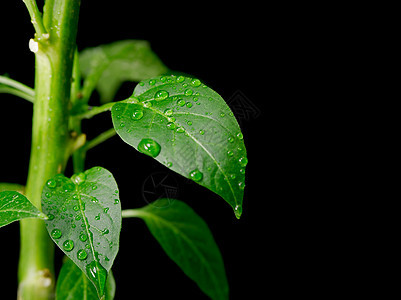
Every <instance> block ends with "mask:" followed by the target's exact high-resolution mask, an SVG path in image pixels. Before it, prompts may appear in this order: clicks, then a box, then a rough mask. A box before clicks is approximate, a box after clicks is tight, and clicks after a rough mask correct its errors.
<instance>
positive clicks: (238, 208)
mask: <svg viewBox="0 0 401 300" xmlns="http://www.w3.org/2000/svg"><path fill="white" fill-rule="evenodd" d="M234 213H235V216H236V217H237V219H239V218H240V217H241V215H242V207H241V206H239V205H236V206H235V208H234Z"/></svg>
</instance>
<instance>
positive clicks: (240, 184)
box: [238, 181, 245, 190]
mask: <svg viewBox="0 0 401 300" xmlns="http://www.w3.org/2000/svg"><path fill="white" fill-rule="evenodd" d="M238 186H239V189H240V190H243V189H245V183H244V182H242V181H241V182H239V183H238Z"/></svg>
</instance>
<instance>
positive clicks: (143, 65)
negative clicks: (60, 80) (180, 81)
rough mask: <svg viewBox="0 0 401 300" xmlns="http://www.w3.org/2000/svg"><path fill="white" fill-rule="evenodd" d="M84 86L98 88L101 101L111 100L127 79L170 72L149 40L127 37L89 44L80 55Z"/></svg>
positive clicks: (140, 78) (144, 77) (132, 79)
mask: <svg viewBox="0 0 401 300" xmlns="http://www.w3.org/2000/svg"><path fill="white" fill-rule="evenodd" d="M79 61H80V67H81V71H82V74H83V76H84V77H85V78H86V82H85V85H86V86H85V89H89V90H90V92H91V91H92V90H93V88H95V86H96V89H97V90H98V92H99V94H100V100H101V101H102V102H107V101H112V100H113V98H114V95H115V94H116V92H117V90H118V88H119V87H120V85H121V84H122V83H123V82H124V81H140V80H143V79H146V78H150V77H153V76H157V75H160V74H163V73H165V72H167V70H168V69H167V67H166V66H165V65H164V64H163V63H162V62H161V61H160V59H159V58H158V57H157V55H156V54H155V53H154V52H153V51H152V49H151V48H150V45H149V43H148V42H147V41H141V40H125V41H118V42H114V43H112V44H107V45H101V46H98V47H94V48H88V49H85V50H84V51H82V53H81V54H80V57H79Z"/></svg>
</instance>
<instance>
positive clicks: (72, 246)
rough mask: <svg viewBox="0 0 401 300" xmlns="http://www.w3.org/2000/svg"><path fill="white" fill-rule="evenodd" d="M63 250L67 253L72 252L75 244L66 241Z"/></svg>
mask: <svg viewBox="0 0 401 300" xmlns="http://www.w3.org/2000/svg"><path fill="white" fill-rule="evenodd" d="M63 249H64V250H65V251H67V252H70V251H71V250H72V249H74V242H73V241H72V240H66V241H65V242H64V243H63Z"/></svg>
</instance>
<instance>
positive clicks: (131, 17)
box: [0, 0, 305, 300]
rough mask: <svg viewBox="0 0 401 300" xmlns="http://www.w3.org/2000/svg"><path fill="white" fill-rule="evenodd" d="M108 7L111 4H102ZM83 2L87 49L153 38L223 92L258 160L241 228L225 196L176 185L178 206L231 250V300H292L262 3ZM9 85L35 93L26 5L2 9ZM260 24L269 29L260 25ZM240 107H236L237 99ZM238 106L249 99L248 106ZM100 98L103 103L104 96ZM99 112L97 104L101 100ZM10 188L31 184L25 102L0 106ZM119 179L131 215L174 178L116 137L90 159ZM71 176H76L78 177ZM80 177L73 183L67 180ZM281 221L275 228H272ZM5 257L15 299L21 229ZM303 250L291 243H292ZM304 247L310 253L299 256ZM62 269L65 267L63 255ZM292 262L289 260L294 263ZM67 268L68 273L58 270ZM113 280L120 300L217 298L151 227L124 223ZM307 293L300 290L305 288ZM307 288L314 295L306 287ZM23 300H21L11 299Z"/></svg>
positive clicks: (10, 235)
mask: <svg viewBox="0 0 401 300" xmlns="http://www.w3.org/2000/svg"><path fill="white" fill-rule="evenodd" d="M100 3H101V4H100ZM128 3H129V1H122V0H114V1H107V2H101V1H82V6H81V17H80V23H79V34H78V38H77V43H78V48H79V50H82V49H84V48H86V47H93V46H97V45H99V44H103V43H110V42H113V41H116V40H121V39H145V40H148V41H150V43H151V46H152V48H153V50H154V51H155V52H156V53H157V55H158V56H159V57H160V58H161V60H162V61H163V62H164V63H165V64H166V65H167V66H168V67H169V68H170V69H173V70H177V71H182V72H185V73H188V74H192V75H193V76H194V77H198V78H200V79H201V80H202V81H204V82H205V83H206V84H208V85H209V86H210V87H211V88H213V89H214V90H216V91H217V92H218V93H219V94H220V95H221V96H222V97H223V98H224V99H226V100H227V102H228V103H229V105H230V103H231V105H232V110H233V111H234V113H236V115H237V119H238V121H239V122H240V124H241V127H242V130H243V133H244V140H245V144H246V147H247V151H248V158H249V164H248V167H247V181H246V184H247V187H246V189H245V198H244V212H243V216H242V218H241V219H240V220H237V219H236V218H235V217H234V214H233V212H232V209H231V208H230V206H229V205H228V204H227V203H225V201H224V200H223V199H221V198H220V197H219V196H217V195H215V194H213V193H212V192H210V191H208V190H206V189H204V188H202V187H199V186H197V185H196V184H193V183H190V182H188V181H187V180H186V179H185V178H183V177H181V176H180V175H177V174H170V176H172V178H174V180H175V181H176V183H177V188H178V195H177V198H178V199H180V200H182V201H185V202H186V203H188V204H189V205H190V206H191V207H192V208H193V209H194V210H195V211H196V212H197V213H198V214H199V215H200V216H201V217H202V218H203V219H204V220H205V221H206V222H207V224H208V225H209V227H210V229H211V231H212V233H213V235H214V237H215V240H216V242H217V244H218V246H219V247H220V249H221V252H222V255H223V258H224V261H225V266H226V272H227V276H228V280H229V284H230V299H233V300H234V299H259V298H265V296H266V297H268V296H269V295H270V296H271V295H273V294H275V293H277V292H279V293H280V295H281V296H285V295H286V294H287V293H290V292H292V290H293V289H294V288H295V287H294V284H289V282H293V279H294V277H296V276H297V274H298V272H299V271H297V270H298V269H297V268H294V267H293V266H289V263H288V262H289V261H292V260H293V259H294V257H293V255H294V254H292V251H291V249H288V248H287V246H288V244H287V243H286V246H285V247H284V246H283V244H282V243H283V240H285V239H287V238H290V237H284V238H283V237H280V238H279V237H278V236H279V235H280V234H279V233H280V232H283V228H286V226H287V225H286V224H285V221H284V220H285V217H284V218H283V219H281V218H280V217H279V215H280V214H281V212H280V211H275V208H276V207H275V206H274V205H272V203H274V202H273V201H278V199H279V198H280V197H277V196H276V197H272V195H271V190H272V189H274V188H275V187H274V185H275V183H274V182H273V181H272V180H271V176H269V175H268V174H269V164H270V163H269V160H270V159H272V158H269V155H268V153H269V148H270V147H271V144H270V142H269V140H270V139H271V136H270V133H269V132H271V131H269V128H268V125H267V124H269V116H268V115H267V112H266V107H267V103H268V102H269V101H271V99H269V94H270V93H269V90H270V89H271V88H272V87H273V85H274V81H273V80H272V78H271V77H270V76H268V74H269V71H268V64H271V62H272V61H274V57H273V58H272V57H269V50H268V49H269V48H271V47H272V43H271V33H272V31H274V30H271V28H270V29H269V27H270V26H269V23H268V21H267V20H265V19H263V17H266V16H258V18H256V17H255V16H256V14H257V13H258V10H260V9H262V8H261V7H258V6H253V5H251V3H248V5H244V4H243V3H240V2H236V3H231V4H230V6H229V7H227V6H224V5H221V4H219V5H218V3H215V4H214V5H212V4H206V3H201V2H199V3H191V5H188V4H179V3H178V2H176V3H175V4H171V3H168V4H165V5H163V3H160V2H150V1H147V2H146V3H145V4H140V3H135V5H131V4H128ZM0 12H1V13H0V26H1V28H3V29H2V33H1V35H2V37H1V40H0V54H1V56H0V59H1V62H0V74H4V73H8V74H9V75H10V77H11V78H13V79H16V80H19V81H21V82H23V83H25V84H27V85H29V86H33V79H34V55H33V53H31V52H30V51H29V49H28V41H29V39H30V38H31V37H32V36H33V29H32V26H31V24H30V22H29V16H28V13H27V12H26V9H25V7H24V5H23V2H22V1H6V3H2V4H1V7H0ZM258 20H259V21H261V22H258ZM133 88H134V84H129V83H127V84H124V85H123V87H122V89H121V91H120V92H119V93H118V95H117V98H118V99H117V100H120V99H124V98H126V97H127V96H129V95H130V94H131V93H132V91H133ZM236 97H237V98H236ZM238 97H239V98H238ZM95 98H96V96H95ZM233 99H236V100H238V99H239V101H240V102H241V103H245V104H246V105H249V106H250V107H251V109H250V110H247V111H244V110H243V109H242V110H241V109H239V108H238V107H237V108H236V107H234V106H235V105H234V104H235V101H232V100H233ZM94 101H95V102H93V103H94V104H96V99H95V100H94ZM0 104H1V105H0V107H1V118H0V128H2V135H1V139H0V144H1V146H0V149H1V156H0V182H16V183H21V184H24V182H25V181H26V174H27V170H28V162H29V151H30V134H31V116H32V105H31V104H30V103H28V102H26V101H24V100H21V99H18V98H16V97H14V96H8V95H1V98H0ZM110 127H111V118H110V116H109V115H108V113H106V114H103V115H101V116H98V117H96V118H94V119H93V120H91V121H87V122H85V123H84V130H85V132H86V133H87V135H88V138H89V139H90V138H92V137H94V136H96V135H97V134H99V133H100V132H102V131H104V130H106V129H108V128H110ZM97 165H99V166H103V167H105V168H107V169H108V170H110V171H111V172H112V173H113V174H114V176H115V178H116V180H117V183H118V184H119V187H120V193H121V199H122V205H123V208H131V207H141V206H144V205H146V204H147V201H146V199H145V198H144V196H143V194H142V192H141V189H142V187H143V185H144V183H145V182H146V180H147V179H148V178H149V176H151V175H152V174H156V173H159V174H160V173H162V174H167V172H168V170H167V168H165V167H163V166H162V165H160V164H159V163H157V162H155V161H153V160H152V159H150V158H148V157H145V156H144V155H141V154H139V153H138V152H136V150H135V149H133V148H131V147H130V146H128V145H126V144H125V143H124V142H122V141H121V140H120V139H119V138H117V137H114V138H112V139H110V140H109V141H107V142H106V143H104V145H103V146H100V147H98V148H95V149H93V150H91V151H90V152H89V153H88V159H87V165H86V167H87V168H90V167H92V166H97ZM68 172H71V168H70V167H69V168H68V169H67V173H68ZM67 175H71V173H69V174H67ZM273 220H274V222H273ZM0 241H1V242H0V257H7V259H6V260H7V264H6V271H4V270H3V271H2V272H0V279H1V280H0V283H1V286H2V289H3V286H4V287H6V289H7V290H8V291H11V292H13V291H16V289H17V280H16V276H17V272H16V270H17V264H18V249H19V236H18V224H17V223H13V224H11V225H9V226H6V227H4V228H1V231H0ZM290 244H292V243H290ZM294 247H299V245H297V246H295V242H294ZM56 254H57V258H58V259H60V258H61V257H62V255H61V251H59V250H58V249H56ZM287 254H288V256H287ZM59 267H60V264H59V262H58V263H57V268H59ZM113 272H114V274H115V277H116V282H117V294H116V299H158V298H159V297H161V296H166V297H172V298H174V299H207V297H206V296H205V295H204V294H203V293H202V292H201V291H200V290H199V289H198V288H197V286H196V284H194V283H193V282H192V281H191V280H190V279H188V278H187V277H186V276H185V275H184V274H183V273H182V272H181V270H180V269H179V268H178V267H177V266H176V265H175V264H174V263H173V262H172V261H170V260H169V258H168V257H167V256H166V255H165V254H164V252H163V251H162V249H161V247H160V246H159V245H158V244H157V242H156V241H155V240H154V238H153V237H152V236H151V235H150V233H149V232H148V230H147V228H146V226H145V225H144V224H143V222H142V221H140V220H136V219H132V220H124V221H123V229H122V233H121V244H120V252H119V255H118V257H117V259H116V261H115V264H114V267H113ZM297 288H299V287H297ZM303 288H305V287H303ZM7 299H15V293H11V295H10V296H9V298H7Z"/></svg>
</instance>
